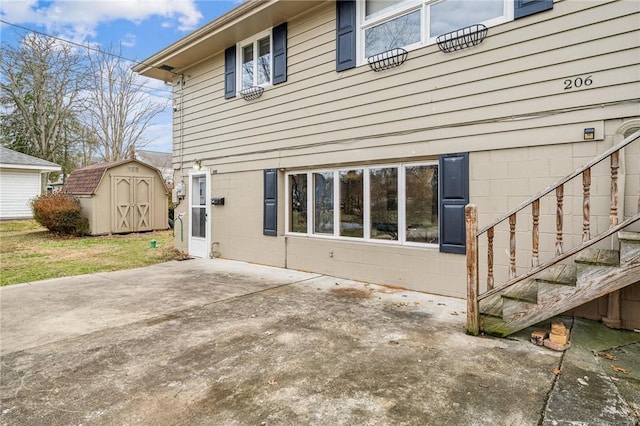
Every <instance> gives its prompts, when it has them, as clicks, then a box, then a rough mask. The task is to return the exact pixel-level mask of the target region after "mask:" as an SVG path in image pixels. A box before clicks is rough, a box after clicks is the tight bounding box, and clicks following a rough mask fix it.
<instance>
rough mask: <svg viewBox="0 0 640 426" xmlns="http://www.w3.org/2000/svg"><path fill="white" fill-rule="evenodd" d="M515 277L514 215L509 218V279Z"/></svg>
mask: <svg viewBox="0 0 640 426" xmlns="http://www.w3.org/2000/svg"><path fill="white" fill-rule="evenodd" d="M515 277H516V214H515V213H514V214H512V215H511V216H509V279H510V280H511V279H514V278H515Z"/></svg>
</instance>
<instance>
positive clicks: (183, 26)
mask: <svg viewBox="0 0 640 426" xmlns="http://www.w3.org/2000/svg"><path fill="white" fill-rule="evenodd" d="M0 12H1V14H2V18H3V19H4V20H6V21H9V22H12V23H17V24H24V23H31V24H39V25H44V26H45V27H46V28H47V31H48V32H56V33H65V35H66V36H69V37H71V38H72V39H73V40H74V41H76V40H81V41H84V40H86V39H87V38H89V37H93V36H95V29H96V27H97V26H98V25H99V24H101V23H105V22H112V21H116V20H119V19H125V20H129V21H132V22H135V23H140V22H142V21H144V20H145V19H147V18H149V17H151V16H159V17H162V18H165V22H169V23H170V22H171V21H176V22H177V26H178V29H179V30H181V31H189V30H192V29H194V28H195V27H196V26H197V25H198V23H199V22H200V20H201V19H202V14H201V13H200V11H199V10H198V8H197V6H196V4H195V0H153V1H151V0H96V1H87V0H54V1H52V2H50V3H45V4H42V5H40V4H39V2H38V1H37V0H3V1H2V3H1V6H0Z"/></svg>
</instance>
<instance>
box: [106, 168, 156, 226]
mask: <svg viewBox="0 0 640 426" xmlns="http://www.w3.org/2000/svg"><path fill="white" fill-rule="evenodd" d="M112 182H113V190H114V195H115V196H114V199H115V203H114V204H115V205H114V208H115V210H114V213H113V218H114V226H113V232H114V233H125V232H140V231H150V230H152V229H153V223H152V220H151V218H152V217H153V189H152V188H153V177H130V176H126V177H123V176H116V177H114V178H113V180H112Z"/></svg>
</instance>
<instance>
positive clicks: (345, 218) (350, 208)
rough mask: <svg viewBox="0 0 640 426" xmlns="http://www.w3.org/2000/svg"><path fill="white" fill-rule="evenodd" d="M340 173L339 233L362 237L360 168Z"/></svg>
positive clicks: (362, 189) (362, 197) (362, 183)
mask: <svg viewBox="0 0 640 426" xmlns="http://www.w3.org/2000/svg"><path fill="white" fill-rule="evenodd" d="M339 175H340V235H341V236H343V237H358V238H362V237H364V176H363V173H362V169H360V170H342V171H340V172H339Z"/></svg>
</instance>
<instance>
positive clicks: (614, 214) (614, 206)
mask: <svg viewBox="0 0 640 426" xmlns="http://www.w3.org/2000/svg"><path fill="white" fill-rule="evenodd" d="M619 154H620V151H616V152H614V153H613V154H611V214H610V215H609V227H610V228H613V227H614V226H616V225H617V224H618V169H619V168H620V165H619V158H620V156H619Z"/></svg>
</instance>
